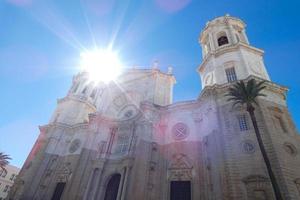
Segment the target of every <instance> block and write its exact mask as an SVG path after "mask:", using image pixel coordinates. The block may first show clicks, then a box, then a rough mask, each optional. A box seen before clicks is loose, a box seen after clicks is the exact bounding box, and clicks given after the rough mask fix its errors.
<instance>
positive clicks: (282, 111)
mask: <svg viewBox="0 0 300 200" xmlns="http://www.w3.org/2000/svg"><path fill="white" fill-rule="evenodd" d="M245 26H246V25H245V24H244V22H243V21H241V20H240V19H238V18H235V17H231V16H228V15H226V16H223V17H218V18H216V19H214V20H212V21H209V22H208V23H207V24H206V26H205V28H204V30H203V31H202V32H201V35H200V37H199V42H200V44H201V46H202V56H203V62H202V64H201V65H200V66H199V67H198V73H199V75H200V77H201V81H202V91H201V93H200V95H199V97H198V98H197V99H195V100H191V101H184V102H178V103H172V95H173V94H172V90H173V85H174V84H175V77H174V76H173V75H172V71H171V70H169V71H168V72H166V73H164V72H162V71H160V70H159V69H157V68H152V69H128V70H126V71H125V72H124V73H123V74H122V75H121V76H120V77H119V79H118V81H117V83H114V82H111V83H109V84H103V83H99V84H97V85H94V84H91V83H90V82H89V81H88V74H87V73H85V72H82V73H79V74H78V75H76V76H74V78H73V82H72V86H71V88H70V90H69V91H68V93H67V95H66V97H64V98H62V99H59V100H58V103H57V108H56V110H55V112H54V114H53V116H52V118H51V120H50V122H49V124H47V125H44V126H41V127H40V135H39V137H38V139H37V141H36V143H35V145H34V147H33V148H32V151H31V153H30V154H29V156H28V158H27V160H26V162H25V164H24V166H23V167H22V170H21V172H20V174H19V176H18V178H17V180H16V182H15V185H14V186H13V187H12V189H11V191H10V199H14V200H59V199H64V200H176V199H180V200H196V199H197V200H198V199H202V200H222V199H224V200H244V199H245V200H254V199H258V200H272V199H274V193H273V190H272V186H271V183H270V179H269V176H268V173H267V169H266V166H265V163H264V161H263V158H262V155H261V152H260V149H259V146H258V143H257V140H256V137H255V133H254V128H253V126H252V123H251V119H250V116H249V115H248V113H247V112H246V110H245V108H243V107H232V102H228V101H227V97H225V96H224V94H226V93H227V90H228V88H229V87H230V86H232V84H234V83H235V82H236V81H238V80H246V81H247V80H249V79H252V78H254V79H256V80H258V81H259V80H266V83H265V85H266V88H265V89H264V91H263V93H264V94H266V97H259V99H258V102H259V106H256V109H255V114H256V117H257V121H258V126H259V129H260V132H261V134H262V139H263V142H264V145H265V147H266V150H267V154H268V156H269V158H270V160H271V165H272V169H273V171H274V173H275V176H276V179H277V180H278V182H279V187H280V190H281V192H282V194H283V196H284V199H289V200H299V199H300V152H299V151H300V136H299V134H298V132H297V130H296V128H295V126H294V123H293V120H292V118H291V116H290V114H289V112H288V109H287V104H286V92H287V88H286V87H284V86H281V85H278V84H276V83H274V82H272V81H271V80H270V77H269V75H268V72H267V70H266V68H265V66H264V61H263V54H264V52H263V50H261V49H258V48H256V47H253V46H251V45H250V43H249V41H248V38H247V35H246V33H245Z"/></svg>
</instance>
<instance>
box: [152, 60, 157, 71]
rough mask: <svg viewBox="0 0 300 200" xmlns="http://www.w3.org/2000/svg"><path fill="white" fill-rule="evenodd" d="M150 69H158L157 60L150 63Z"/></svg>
mask: <svg viewBox="0 0 300 200" xmlns="http://www.w3.org/2000/svg"><path fill="white" fill-rule="evenodd" d="M152 69H158V61H157V60H155V61H154V62H153V64H152Z"/></svg>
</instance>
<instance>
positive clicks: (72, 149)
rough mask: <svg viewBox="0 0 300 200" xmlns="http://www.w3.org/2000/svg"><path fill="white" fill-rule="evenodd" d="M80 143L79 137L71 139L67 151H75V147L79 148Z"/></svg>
mask: <svg viewBox="0 0 300 200" xmlns="http://www.w3.org/2000/svg"><path fill="white" fill-rule="evenodd" d="M80 145H81V141H80V140H79V139H75V140H73V141H72V143H71V145H70V147H69V152H70V153H74V152H75V151H77V149H79V147H80Z"/></svg>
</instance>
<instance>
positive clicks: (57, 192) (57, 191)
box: [51, 182, 66, 200]
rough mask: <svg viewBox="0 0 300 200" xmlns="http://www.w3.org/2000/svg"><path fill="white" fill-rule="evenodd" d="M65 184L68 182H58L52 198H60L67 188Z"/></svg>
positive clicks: (54, 199) (53, 199)
mask: <svg viewBox="0 0 300 200" xmlns="http://www.w3.org/2000/svg"><path fill="white" fill-rule="evenodd" d="M65 186H66V183H64V182H59V183H57V184H56V187H55V190H54V193H53V196H52V198H51V200H60V198H61V196H62V193H63V191H64V189H65Z"/></svg>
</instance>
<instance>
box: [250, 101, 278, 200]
mask: <svg viewBox="0 0 300 200" xmlns="http://www.w3.org/2000/svg"><path fill="white" fill-rule="evenodd" d="M254 109H255V108H254V107H253V106H252V105H250V106H247V111H248V112H249V114H250V117H251V120H252V124H253V127H254V130H255V135H256V138H257V141H258V145H259V148H260V151H261V154H262V156H263V158H264V161H265V163H266V166H267V170H268V174H269V177H270V180H271V183H272V187H273V190H274V193H275V197H276V199H277V200H282V199H283V198H282V196H281V193H280V189H279V186H278V183H277V181H276V178H275V175H274V173H273V171H272V168H271V163H270V160H269V158H268V155H267V152H266V150H265V147H264V144H263V141H262V139H261V135H260V132H259V129H258V126H257V121H256V117H255V114H254Z"/></svg>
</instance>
